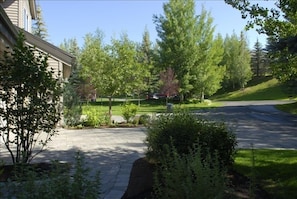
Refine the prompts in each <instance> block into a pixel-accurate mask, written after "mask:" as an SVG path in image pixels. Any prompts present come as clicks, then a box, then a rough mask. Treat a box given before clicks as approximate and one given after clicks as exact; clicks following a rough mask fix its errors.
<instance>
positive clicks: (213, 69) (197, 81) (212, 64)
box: [190, 8, 225, 102]
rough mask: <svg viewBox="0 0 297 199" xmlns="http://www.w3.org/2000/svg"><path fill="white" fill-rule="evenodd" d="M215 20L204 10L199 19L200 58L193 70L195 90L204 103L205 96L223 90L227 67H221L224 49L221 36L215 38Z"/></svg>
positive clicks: (198, 40)
mask: <svg viewBox="0 0 297 199" xmlns="http://www.w3.org/2000/svg"><path fill="white" fill-rule="evenodd" d="M212 22H213V18H212V17H211V16H210V13H208V12H207V11H206V10H205V9H204V8H202V9H201V14H200V16H199V19H198V23H197V24H198V30H199V35H198V37H197V38H196V42H197V47H198V50H197V51H196V53H197V54H199V58H198V59H196V61H195V65H194V67H193V68H192V70H191V73H190V75H191V76H192V84H193V89H192V92H193V93H194V94H195V95H198V96H199V98H200V100H201V101H202V102H203V101H204V97H205V95H208V96H211V95H213V94H214V93H215V92H216V91H217V90H218V89H220V88H221V82H222V80H223V76H224V71H225V67H224V66H223V65H221V61H222V58H223V53H224V48H223V39H222V37H221V36H220V35H217V37H214V30H215V28H214V26H213V25H212Z"/></svg>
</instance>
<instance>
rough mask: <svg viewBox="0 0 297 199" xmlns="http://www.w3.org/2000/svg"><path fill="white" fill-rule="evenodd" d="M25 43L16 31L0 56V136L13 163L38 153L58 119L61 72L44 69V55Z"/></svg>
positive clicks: (23, 160)
mask: <svg viewBox="0 0 297 199" xmlns="http://www.w3.org/2000/svg"><path fill="white" fill-rule="evenodd" d="M25 43H26V42H25V36H24V34H23V33H22V31H20V33H19V36H18V39H17V42H16V44H15V46H14V47H13V49H11V51H10V50H7V51H5V52H4V55H2V54H1V55H0V58H1V59H0V77H1V78H0V82H1V83H0V84H1V92H0V103H1V106H0V118H1V124H0V126H1V128H0V135H1V138H2V141H3V144H4V145H5V148H6V149H7V150H8V151H9V154H10V156H11V159H12V162H13V164H22V163H28V162H30V161H31V160H32V159H33V158H34V157H35V156H36V155H37V154H38V153H40V152H42V151H43V149H44V147H45V146H46V145H47V143H48V142H49V141H51V138H52V137H53V136H54V135H56V134H57V130H56V128H55V127H56V125H57V123H58V122H59V121H60V118H61V95H62V85H61V79H60V77H61V76H60V75H61V74H60V72H58V73H56V72H55V71H54V69H50V68H48V56H47V55H45V54H44V53H42V52H41V51H38V49H36V48H34V47H30V46H26V44H25ZM41 138H43V139H41Z"/></svg>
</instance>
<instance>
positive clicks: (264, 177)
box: [235, 149, 297, 199]
mask: <svg viewBox="0 0 297 199" xmlns="http://www.w3.org/2000/svg"><path fill="white" fill-rule="evenodd" d="M296 157H297V150H270V149H255V150H254V159H255V162H254V163H255V168H254V172H255V173H253V174H254V175H255V176H256V183H259V184H260V185H261V186H262V187H263V188H264V189H265V190H266V191H267V192H268V193H269V194H270V195H271V196H273V198H278V199H282V198H286V199H291V198H292V199H293V198H297V192H296V191H295V190H296V189H297V180H296V176H297V158H296ZM251 165H252V152H251V150H239V151H238V153H237V154H236V158H235V169H236V170H237V171H239V172H240V173H242V174H244V175H246V176H251V175H252V173H251V171H252V166H251Z"/></svg>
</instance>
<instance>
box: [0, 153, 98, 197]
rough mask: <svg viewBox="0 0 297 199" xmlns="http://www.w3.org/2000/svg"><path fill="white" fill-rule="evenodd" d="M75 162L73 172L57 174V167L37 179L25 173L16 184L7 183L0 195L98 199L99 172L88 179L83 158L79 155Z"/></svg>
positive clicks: (88, 170) (34, 174)
mask: <svg viewBox="0 0 297 199" xmlns="http://www.w3.org/2000/svg"><path fill="white" fill-rule="evenodd" d="M75 159H76V163H75V167H74V171H73V173H67V172H66V173H65V172H64V173H63V174H61V171H60V167H59V166H56V167H54V168H56V169H54V170H52V171H51V172H49V173H43V175H42V176H37V173H36V172H33V171H32V170H27V171H26V172H23V174H24V175H22V176H19V177H18V178H17V180H16V181H10V182H9V183H8V185H7V186H8V187H7V188H6V189H5V190H6V191H5V190H4V188H3V189H2V192H3V191H5V193H4V194H6V197H7V198H17V199H35V198H42V199H52V198H55V199H64V198H69V199H85V198H88V199H98V198H100V194H101V192H100V186H101V184H100V172H99V171H97V173H96V175H95V176H91V175H90V169H89V168H86V166H85V162H84V156H83V155H82V154H80V153H79V152H77V154H76V156H75ZM53 164H55V163H53ZM25 169H26V168H25ZM39 175H40V174H39ZM7 190H8V191H7Z"/></svg>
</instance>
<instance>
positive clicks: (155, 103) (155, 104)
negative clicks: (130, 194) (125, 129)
mask: <svg viewBox="0 0 297 199" xmlns="http://www.w3.org/2000/svg"><path fill="white" fill-rule="evenodd" d="M128 101H129V102H131V103H135V104H137V105H138V104H139V108H138V111H137V115H142V114H152V113H164V112H166V111H167V106H166V101H165V100H141V101H140V103H139V100H137V99H128ZM169 102H170V103H172V104H173V109H180V108H182V109H187V110H189V111H192V110H197V109H202V108H214V107H218V106H220V102H215V103H211V104H207V103H185V104H180V103H179V102H172V101H169ZM123 103H125V100H123V99H118V98H115V99H113V101H112V114H113V115H122V112H121V105H122V104H123ZM87 106H91V107H94V108H96V109H97V110H98V111H100V112H102V113H107V112H108V99H107V98H98V99H97V101H96V102H89V103H85V104H83V109H84V108H86V107H87Z"/></svg>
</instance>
